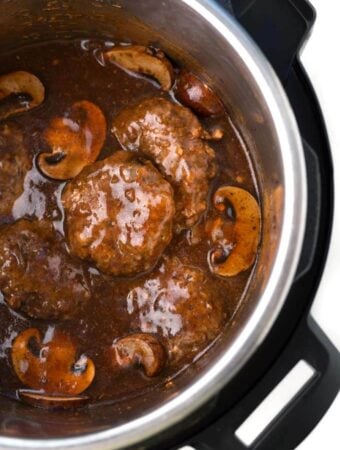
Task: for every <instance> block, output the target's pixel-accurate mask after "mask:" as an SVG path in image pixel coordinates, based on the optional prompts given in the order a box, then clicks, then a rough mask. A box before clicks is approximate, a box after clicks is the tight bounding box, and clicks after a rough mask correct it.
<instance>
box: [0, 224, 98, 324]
mask: <svg viewBox="0 0 340 450" xmlns="http://www.w3.org/2000/svg"><path fill="white" fill-rule="evenodd" d="M60 239H61V238H60V237H59V236H58V235H56V233H55V232H54V230H53V229H52V226H51V225H50V224H48V223H44V222H30V221H28V220H20V221H18V222H16V223H15V224H14V225H6V226H4V227H3V228H2V229H1V233H0V289H1V291H2V292H3V294H4V297H5V300H6V302H7V303H8V305H9V306H10V307H11V308H13V309H15V310H19V311H20V312H22V313H24V314H27V315H28V316H30V317H33V318H39V319H66V318H69V317H71V316H74V315H75V314H76V313H77V311H79V308H81V307H82V305H84V304H85V303H86V302H87V301H88V300H89V298H90V290H89V286H88V283H87V279H86V274H85V269H84V267H83V266H82V263H77V262H75V261H71V259H70V256H69V255H68V253H67V252H66V250H65V248H64V246H63V244H62V243H61V242H60Z"/></svg>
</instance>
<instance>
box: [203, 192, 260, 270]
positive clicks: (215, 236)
mask: <svg viewBox="0 0 340 450" xmlns="http://www.w3.org/2000/svg"><path fill="white" fill-rule="evenodd" d="M228 202H229V203H230V204H231V205H232V207H233V210H234V214H235V221H234V223H233V225H232V226H230V223H229V224H228V223H226V224H223V223H222V222H223V220H222V221H221V218H220V217H219V218H218V219H216V220H215V222H214V223H213V225H212V226H211V227H210V230H209V231H210V235H211V238H212V241H213V242H214V243H216V244H218V245H217V247H216V248H215V249H213V250H212V251H211V252H210V254H209V266H210V270H211V271H212V272H213V273H215V274H217V275H220V276H222V277H233V276H235V275H237V274H239V273H240V272H243V271H245V270H247V269H249V267H251V266H252V264H253V263H254V261H255V258H256V254H257V249H258V245H259V242H260V225H261V220H260V219H261V211H260V207H259V204H258V202H257V201H256V200H255V198H254V197H253V196H252V195H251V194H250V193H249V192H247V191H245V190H244V189H241V188H239V187H235V186H222V187H220V188H219V189H217V191H216V192H215V195H214V198H213V203H214V206H215V208H216V209H217V210H218V211H219V212H221V213H223V212H225V211H226V210H227V208H228V205H227V203H228ZM221 244H222V245H221Z"/></svg>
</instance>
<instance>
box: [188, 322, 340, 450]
mask: <svg viewBox="0 0 340 450" xmlns="http://www.w3.org/2000/svg"><path fill="white" fill-rule="evenodd" d="M300 360H304V361H306V362H307V363H308V364H309V365H310V366H311V367H312V368H313V369H314V370H315V375H314V376H313V378H312V379H311V380H310V381H309V382H307V384H306V385H305V387H303V388H302V390H301V392H300V393H298V394H297V396H296V397H295V398H294V399H293V400H292V401H291V403H290V404H289V405H288V406H286V407H285V408H284V410H283V411H282V412H281V413H280V414H279V416H278V417H276V418H275V419H274V420H273V422H272V423H270V424H269V426H268V427H267V428H266V429H265V430H264V431H263V433H262V434H261V435H260V436H259V437H258V438H257V440H256V441H255V442H254V443H253V444H251V446H250V447H247V446H245V445H244V444H243V443H242V442H241V441H240V440H239V439H238V438H237V437H236V435H235V431H236V430H237V428H238V427H239V426H240V425H241V424H242V423H243V421H244V420H245V419H247V417H248V416H249V415H250V414H251V413H252V412H253V411H254V410H255V409H256V407H257V406H258V405H259V404H260V403H261V401H262V400H264V399H265V397H266V396H267V395H268V394H269V393H270V392H271V391H272V390H273V389H274V388H275V386H276V385H277V384H278V383H279V382H280V381H281V380H282V379H283V378H284V377H285V375H287V373H288V372H289V371H290V370H291V369H292V368H293V367H294V366H295V365H296V364H297V363H298V362H299V361H300ZM339 373H340V358H339V352H338V350H337V349H336V348H335V347H334V346H333V344H332V343H331V342H330V341H329V339H328V338H327V337H326V336H325V334H324V333H323V331H322V330H321V329H320V328H319V327H318V325H317V324H316V322H315V321H314V320H313V319H312V318H311V317H309V318H308V319H307V320H306V319H304V320H303V321H302V322H301V323H300V325H299V328H298V330H297V332H296V333H295V334H294V335H293V337H292V338H291V340H290V342H289V344H288V345H287V347H286V348H285V350H284V352H283V353H282V354H281V356H280V358H279V359H278V360H277V361H276V362H275V364H274V365H273V366H272V367H271V369H270V370H269V372H267V374H266V376H265V377H264V378H262V379H261V381H260V382H259V383H258V384H257V385H256V386H255V387H254V388H253V389H252V390H251V391H250V392H249V393H248V394H247V395H246V396H245V397H244V398H243V399H242V401H241V402H239V403H238V404H237V405H236V406H234V408H232V409H231V410H229V411H228V412H227V413H226V414H225V415H224V416H222V417H221V418H219V419H218V420H217V421H216V422H215V423H213V424H212V425H211V426H210V427H208V428H206V429H204V430H203V431H201V432H200V433H199V434H197V435H196V436H195V438H194V439H192V440H189V441H188V442H187V444H188V445H192V446H193V447H194V448H195V449H197V450H226V449H230V450H246V449H248V450H249V449H256V450H273V449H289V450H291V449H293V448H296V446H297V445H298V444H299V443H300V442H301V441H302V440H303V439H304V438H305V437H306V436H307V435H308V434H309V433H310V431H311V430H312V429H313V428H314V427H315V426H316V425H317V423H318V422H319V420H320V419H321V418H322V416H323V415H324V414H325V412H326V411H327V409H328V407H329V405H330V404H331V402H332V400H333V399H334V397H335V396H336V395H337V393H338V392H339V390H340V376H339Z"/></svg>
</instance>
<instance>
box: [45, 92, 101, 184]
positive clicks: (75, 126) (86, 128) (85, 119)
mask: <svg viewBox="0 0 340 450" xmlns="http://www.w3.org/2000/svg"><path fill="white" fill-rule="evenodd" d="M105 138H106V119H105V117H104V115H103V113H102V111H101V110H100V108H98V106H96V105H95V104H93V103H91V102H88V101H87V100H82V101H79V102H76V103H74V104H73V105H72V106H71V108H70V110H69V111H67V113H66V115H65V116H64V117H56V118H54V119H53V120H52V121H51V123H50V125H49V127H48V128H47V129H46V130H45V132H44V139H45V141H46V143H47V144H48V145H49V147H50V148H51V152H50V153H46V152H44V153H40V155H39V157H38V166H39V168H40V170H41V171H42V172H43V173H44V174H45V175H46V176H48V177H50V178H53V179H55V180H67V179H70V178H74V177H75V176H76V175H78V174H79V173H80V172H81V171H82V170H83V168H84V167H85V166H87V165H89V164H92V163H93V162H94V161H95V160H96V159H97V158H98V156H99V153H100V151H101V149H102V147H103V145H104V142H105Z"/></svg>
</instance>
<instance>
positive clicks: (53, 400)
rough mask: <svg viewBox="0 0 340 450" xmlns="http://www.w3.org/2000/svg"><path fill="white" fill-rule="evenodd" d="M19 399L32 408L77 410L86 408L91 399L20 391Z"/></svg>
mask: <svg viewBox="0 0 340 450" xmlns="http://www.w3.org/2000/svg"><path fill="white" fill-rule="evenodd" d="M18 397H19V398H20V400H22V401H23V402H25V403H28V404H29V405H31V406H35V407H38V408H44V409H75V408H80V407H82V406H85V405H86V403H87V402H88V401H89V397H87V396H80V395H75V396H73V395H46V394H43V393H41V392H34V391H27V390H24V389H20V390H19V391H18Z"/></svg>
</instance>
